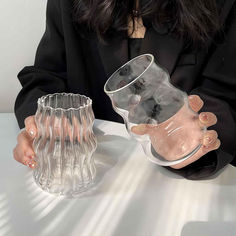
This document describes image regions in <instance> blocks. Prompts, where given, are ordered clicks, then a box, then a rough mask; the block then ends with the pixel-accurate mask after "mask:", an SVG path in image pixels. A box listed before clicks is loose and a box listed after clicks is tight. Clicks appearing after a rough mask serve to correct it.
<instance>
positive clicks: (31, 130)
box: [13, 116, 37, 169]
mask: <svg viewBox="0 0 236 236" xmlns="http://www.w3.org/2000/svg"><path fill="white" fill-rule="evenodd" d="M36 134H37V127H36V124H35V121H34V116H29V117H27V118H26V119H25V130H23V131H21V132H20V133H19V135H18V137H17V145H16V147H15V148H14V150H13V155H14V158H15V159H16V160H17V161H18V162H20V163H22V164H24V165H26V166H28V167H30V168H32V169H34V168H35V166H36V162H35V160H34V157H35V153H34V151H33V147H32V144H33V140H34V138H35V136H36Z"/></svg>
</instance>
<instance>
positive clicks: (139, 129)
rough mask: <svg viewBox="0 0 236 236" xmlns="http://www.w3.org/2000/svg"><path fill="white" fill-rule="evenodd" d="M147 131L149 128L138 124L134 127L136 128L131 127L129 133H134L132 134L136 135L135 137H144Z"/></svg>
mask: <svg viewBox="0 0 236 236" xmlns="http://www.w3.org/2000/svg"><path fill="white" fill-rule="evenodd" d="M148 130H149V127H148V125H147V124H140V125H136V126H133V127H132V128H131V131H132V132H133V133H134V134H137V135H144V134H147V133H148Z"/></svg>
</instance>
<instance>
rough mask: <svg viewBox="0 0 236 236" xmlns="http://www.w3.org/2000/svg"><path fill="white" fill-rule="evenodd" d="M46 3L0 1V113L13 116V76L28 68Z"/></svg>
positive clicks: (15, 81) (16, 89) (39, 0)
mask: <svg viewBox="0 0 236 236" xmlns="http://www.w3.org/2000/svg"><path fill="white" fill-rule="evenodd" d="M46 2H47V0H0V112H13V107H14V101H15V98H16V95H17V94H18V92H19V90H20V88H21V85H20V83H19V82H18V79H17V73H18V72H19V71H20V70H21V69H22V68H23V67H24V66H26V65H32V64H33V62H34V56H35V52H36V48H37V45H38V43H39V41H40V39H41V37H42V35H43V32H44V29H45V12H46Z"/></svg>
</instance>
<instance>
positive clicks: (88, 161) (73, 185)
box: [33, 93, 97, 197]
mask: <svg viewBox="0 0 236 236" xmlns="http://www.w3.org/2000/svg"><path fill="white" fill-rule="evenodd" d="M35 122H36V125H37V129H38V132H37V136H36V138H35V139H34V142H33V148H34V151H35V154H36V168H35V169H34V171H33V176H34V179H35V182H36V183H37V184H38V185H39V186H40V187H41V188H42V189H43V190H45V191H47V192H49V193H53V194H56V195H64V196H66V197H75V196H78V195H79V194H80V193H81V192H84V191H86V190H87V189H88V188H90V187H91V186H92V184H93V180H94V178H95V174H96V167H95V164H94V158H93V153H94V151H95V149H96V147H97V140H96V137H95V135H94V133H93V129H92V128H93V123H94V114H93V110H92V100H91V99H90V98H88V97H85V96H82V95H79V94H72V93H68V94H67V93H55V94H48V95H46V96H43V97H41V98H39V99H38V109H37V112H36V114H35Z"/></svg>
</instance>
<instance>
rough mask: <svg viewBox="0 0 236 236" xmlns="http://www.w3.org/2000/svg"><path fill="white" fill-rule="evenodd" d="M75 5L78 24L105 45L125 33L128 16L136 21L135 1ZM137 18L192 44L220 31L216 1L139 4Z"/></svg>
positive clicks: (77, 0) (91, 0)
mask: <svg viewBox="0 0 236 236" xmlns="http://www.w3.org/2000/svg"><path fill="white" fill-rule="evenodd" d="M73 1H74V11H73V19H74V21H75V22H76V24H80V25H84V26H86V28H87V29H88V30H90V31H93V32H94V33H96V35H97V36H98V38H99V39H100V40H101V41H103V42H104V41H106V38H107V37H109V36H110V35H112V34H113V35H114V34H121V33H123V34H124V33H126V32H127V27H128V26H127V16H128V15H130V16H131V19H132V20H134V17H135V16H134V13H133V9H134V4H135V3H134V2H135V0H103V1H101V0H73ZM138 14H139V16H141V17H142V18H143V21H144V23H145V24H147V26H148V24H149V25H152V26H153V27H154V28H155V29H161V28H165V29H168V32H172V33H174V34H176V35H178V36H179V37H183V38H184V39H186V40H188V41H191V42H193V43H195V42H203V43H204V42H206V41H207V40H208V39H211V38H212V37H213V36H214V35H215V33H216V32H217V31H218V30H219V29H220V27H221V26H220V21H219V12H218V8H217V4H216V0H140V2H139V13H138ZM145 24H144V25H145ZM145 26H146V25H145ZM126 35H127V33H126Z"/></svg>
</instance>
